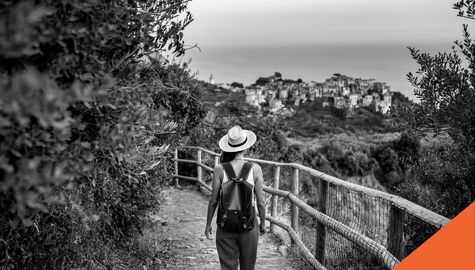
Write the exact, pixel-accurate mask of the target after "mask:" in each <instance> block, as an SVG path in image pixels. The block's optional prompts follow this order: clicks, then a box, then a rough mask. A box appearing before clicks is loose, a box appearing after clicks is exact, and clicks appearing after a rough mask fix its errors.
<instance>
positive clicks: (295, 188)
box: [290, 168, 299, 235]
mask: <svg viewBox="0 0 475 270" xmlns="http://www.w3.org/2000/svg"><path fill="white" fill-rule="evenodd" d="M290 192H291V193H292V194H294V195H295V196H297V197H298V196H299V169H297V168H292V185H291V190H290ZM290 218H291V220H290V221H291V226H292V229H294V231H295V232H296V233H297V235H299V208H298V207H297V205H294V204H292V206H291V208H290Z"/></svg>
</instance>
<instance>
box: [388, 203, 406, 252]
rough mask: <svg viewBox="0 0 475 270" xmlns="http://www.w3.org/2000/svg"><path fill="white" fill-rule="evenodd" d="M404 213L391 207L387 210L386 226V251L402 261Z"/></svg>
mask: <svg viewBox="0 0 475 270" xmlns="http://www.w3.org/2000/svg"><path fill="white" fill-rule="evenodd" d="M405 217H406V213H405V212H404V210H401V209H399V208H398V207H396V206H394V205H391V208H390V210H389V224H388V251H389V252H391V254H393V255H394V257H396V258H397V259H398V260H402V259H403V258H404V256H405V254H404V253H405V250H404V219H405Z"/></svg>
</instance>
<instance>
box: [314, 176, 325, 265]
mask: <svg viewBox="0 0 475 270" xmlns="http://www.w3.org/2000/svg"><path fill="white" fill-rule="evenodd" d="M327 194H328V182H327V181H325V180H322V179H320V189H319V191H318V211H319V212H321V213H323V214H326V213H327ZM326 238H327V229H326V227H325V225H323V224H322V223H320V222H317V239H316V242H315V259H317V260H318V261H319V262H320V263H321V264H322V265H325V245H326Z"/></svg>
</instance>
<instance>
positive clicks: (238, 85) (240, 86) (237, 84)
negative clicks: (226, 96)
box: [231, 82, 244, 88]
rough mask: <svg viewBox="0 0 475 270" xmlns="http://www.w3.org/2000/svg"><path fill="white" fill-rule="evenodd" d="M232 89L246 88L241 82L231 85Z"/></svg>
mask: <svg viewBox="0 0 475 270" xmlns="http://www.w3.org/2000/svg"><path fill="white" fill-rule="evenodd" d="M231 87H237V88H244V84H242V83H239V82H233V83H231Z"/></svg>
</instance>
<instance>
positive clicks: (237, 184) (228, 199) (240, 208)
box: [217, 163, 256, 233]
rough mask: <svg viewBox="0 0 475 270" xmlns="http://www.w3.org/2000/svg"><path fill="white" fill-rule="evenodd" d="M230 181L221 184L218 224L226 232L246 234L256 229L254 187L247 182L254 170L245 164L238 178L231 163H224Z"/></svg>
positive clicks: (248, 164)
mask: <svg viewBox="0 0 475 270" xmlns="http://www.w3.org/2000/svg"><path fill="white" fill-rule="evenodd" d="M222 165H223V168H224V172H225V173H226V175H227V177H228V179H229V181H227V182H226V183H224V184H223V183H222V182H221V190H220V199H219V206H218V216H217V223H218V226H220V227H221V228H222V229H223V230H224V231H226V232H235V233H240V232H245V231H249V230H252V229H253V228H254V222H255V219H256V214H255V210H254V206H253V205H252V199H253V189H254V186H253V185H252V184H250V183H248V182H247V181H246V179H247V177H248V176H249V172H250V171H251V169H252V164H251V163H244V164H243V166H242V169H241V172H240V173H239V177H236V173H235V172H234V169H233V166H232V165H231V164H230V163H222Z"/></svg>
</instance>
